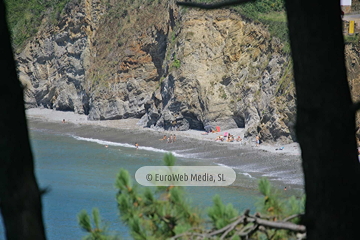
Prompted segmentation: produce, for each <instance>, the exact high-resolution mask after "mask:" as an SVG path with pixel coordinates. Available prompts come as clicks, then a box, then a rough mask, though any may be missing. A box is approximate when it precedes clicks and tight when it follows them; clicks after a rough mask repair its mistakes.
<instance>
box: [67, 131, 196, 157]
mask: <svg viewBox="0 0 360 240" xmlns="http://www.w3.org/2000/svg"><path fill="white" fill-rule="evenodd" d="M72 137H73V138H75V139H76V140H79V141H87V142H94V143H98V144H101V145H108V146H116V147H126V148H135V146H134V145H133V144H129V143H117V142H111V141H105V140H100V139H96V138H84V137H79V136H73V135H72ZM139 149H142V150H145V151H151V152H160V153H169V151H166V150H164V149H159V148H153V147H144V146H139ZM171 153H172V154H173V155H174V156H175V157H184V158H186V157H189V156H187V155H184V154H179V153H176V152H171Z"/></svg>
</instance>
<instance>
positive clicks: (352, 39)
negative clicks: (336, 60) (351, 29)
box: [344, 34, 360, 44]
mask: <svg viewBox="0 0 360 240" xmlns="http://www.w3.org/2000/svg"><path fill="white" fill-rule="evenodd" d="M344 41H345V43H354V44H357V43H359V41H360V34H355V35H344Z"/></svg>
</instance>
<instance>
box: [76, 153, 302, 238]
mask: <svg viewBox="0 0 360 240" xmlns="http://www.w3.org/2000/svg"><path fill="white" fill-rule="evenodd" d="M164 165H166V166H174V165H175V157H174V156H173V155H172V154H170V153H169V154H165V156H164ZM115 186H116V188H117V189H118V193H117V196H116V199H117V203H118V209H119V211H120V216H121V220H122V221H123V222H124V223H125V225H126V226H128V228H129V230H130V234H131V236H132V237H133V239H135V240H140V239H141V240H145V239H146V240H157V239H160V240H161V239H169V238H171V237H173V236H175V235H178V234H182V233H198V234H201V233H204V232H209V231H216V230H219V229H223V228H224V227H226V226H229V224H231V223H233V222H234V221H235V220H236V219H239V217H240V216H239V213H238V211H237V210H236V209H235V208H234V207H233V205H232V204H230V203H229V204H227V205H225V204H224V203H223V202H222V201H221V199H220V196H219V195H215V196H214V198H213V206H212V207H210V208H208V209H207V214H208V217H209V220H210V221H208V222H209V224H208V225H206V224H205V219H202V218H201V217H200V216H201V214H200V212H199V211H197V210H196V209H194V208H192V207H191V206H190V204H189V201H188V200H187V199H186V198H185V197H184V196H185V192H184V190H183V188H181V187H177V186H170V187H156V188H150V187H146V188H140V187H138V186H137V185H134V184H133V183H132V180H131V176H130V174H129V172H128V171H126V170H124V169H121V170H120V172H119V174H118V176H117V179H116V183H115ZM259 191H260V193H261V194H262V195H263V197H262V198H261V199H260V200H259V203H258V208H259V212H261V216H262V217H266V218H267V219H269V220H272V221H277V220H284V219H285V218H286V217H287V216H291V215H294V214H299V213H302V212H304V202H305V198H302V199H298V198H296V197H294V196H292V197H290V198H288V199H286V198H284V197H281V194H280V192H279V190H277V189H274V188H273V187H272V186H271V185H270V182H269V181H268V180H267V179H261V180H260V181H259ZM247 216H248V215H247ZM78 219H79V225H80V227H81V228H82V229H83V230H84V231H86V232H88V233H89V234H88V235H87V236H86V237H85V238H84V239H89V240H94V239H97V240H103V239H106V240H108V239H111V237H109V236H108V235H107V234H106V229H105V228H103V227H101V224H100V223H101V218H100V215H99V212H98V211H97V209H94V210H93V213H92V219H93V223H91V219H90V216H89V215H88V214H87V213H86V211H84V210H83V211H82V212H80V213H79V215H78ZM291 221H292V222H294V223H298V222H299V218H294V219H292V220H291ZM253 226H254V223H252V222H246V221H245V222H242V223H239V225H237V227H235V226H234V228H232V229H230V230H229V231H227V232H226V237H225V236H224V237H225V239H232V240H239V239H240V237H239V236H238V235H237V234H236V233H239V232H244V231H245V230H244V229H250V228H252V227H253ZM240 227H241V228H242V230H241V231H240V230H239V229H240ZM209 229H210V230H209ZM222 235H223V233H221V234H217V235H214V236H213V237H212V238H211V239H218V237H220V236H222ZM269 236H271V237H269ZM192 237H194V235H191V234H190V235H188V238H187V237H183V238H180V239H193V238H192ZM295 237H296V236H295V233H293V232H290V231H286V230H278V229H265V231H257V232H255V233H254V234H253V235H251V239H264V240H265V239H279V240H280V239H295Z"/></svg>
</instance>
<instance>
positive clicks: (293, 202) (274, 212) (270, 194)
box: [258, 178, 305, 239]
mask: <svg viewBox="0 0 360 240" xmlns="http://www.w3.org/2000/svg"><path fill="white" fill-rule="evenodd" d="M259 191H260V193H261V194H262V195H263V196H264V197H263V198H262V199H260V201H259V203H258V208H259V210H260V212H261V213H262V214H264V215H266V216H270V217H272V219H273V220H275V221H276V220H283V219H285V217H287V216H291V215H294V214H299V213H303V212H304V210H305V197H302V198H301V199H297V198H296V197H295V196H291V197H290V198H288V199H286V198H283V197H281V194H280V192H279V191H278V190H277V189H275V188H273V187H272V186H271V185H270V182H269V180H267V179H265V178H263V179H261V180H260V181H259ZM299 220H300V219H299V218H294V219H293V220H292V222H294V223H299ZM268 234H270V235H272V236H273V237H272V239H289V238H291V237H295V236H294V233H292V232H290V231H286V230H269V231H268ZM261 235H262V234H260V233H259V234H258V237H259V238H260V236H261ZM263 237H264V236H263ZM265 239H266V238H265Z"/></svg>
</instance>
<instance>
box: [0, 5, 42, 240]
mask: <svg viewBox="0 0 360 240" xmlns="http://www.w3.org/2000/svg"><path fill="white" fill-rule="evenodd" d="M0 18H1V19H0V39H1V40H0V74H1V75H0V76H1V77H0V78H1V80H0V91H1V93H0V102H1V106H2V109H1V110H0V210H1V214H2V217H3V220H4V224H5V230H6V237H7V239H19V240H24V239H36V240H41V239H45V232H44V226H43V222H42V213H41V199H40V192H39V188H38V185H37V183H36V179H35V176H34V165H33V158H32V154H31V149H30V144H29V139H28V132H27V124H26V118H25V111H24V101H23V92H22V88H21V86H20V82H19V80H18V78H17V74H16V69H15V63H14V59H13V53H12V48H11V44H10V36H9V32H8V28H7V24H6V20H5V8H4V3H3V1H1V2H0Z"/></svg>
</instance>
